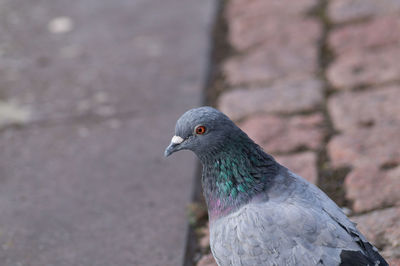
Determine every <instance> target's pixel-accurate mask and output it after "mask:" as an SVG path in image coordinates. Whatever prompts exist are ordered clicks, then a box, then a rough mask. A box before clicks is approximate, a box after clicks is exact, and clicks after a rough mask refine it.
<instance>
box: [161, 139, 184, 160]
mask: <svg viewBox="0 0 400 266" xmlns="http://www.w3.org/2000/svg"><path fill="white" fill-rule="evenodd" d="M183 141H184V139H183V138H182V137H179V136H173V137H172V139H171V144H169V146H168V147H167V148H166V149H165V152H164V156H165V157H168V156H170V155H171V154H173V153H174V152H176V151H178V150H179V149H178V147H179V144H181V143H182V142H183Z"/></svg>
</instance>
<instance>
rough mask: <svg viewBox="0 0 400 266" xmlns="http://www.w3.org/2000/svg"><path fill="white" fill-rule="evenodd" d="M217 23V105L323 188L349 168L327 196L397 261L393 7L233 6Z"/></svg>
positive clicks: (306, 1)
mask: <svg viewBox="0 0 400 266" xmlns="http://www.w3.org/2000/svg"><path fill="white" fill-rule="evenodd" d="M224 18H225V20H226V23H227V26H228V33H227V36H226V38H227V40H228V42H229V44H230V45H231V47H232V48H233V49H232V50H233V52H232V53H231V54H230V55H229V56H227V58H225V59H224V60H223V61H222V62H219V63H220V64H221V70H220V71H221V73H222V75H223V76H224V78H225V87H224V88H223V90H222V93H221V94H220V95H219V97H218V99H217V106H218V107H219V108H220V109H221V110H222V111H223V112H225V113H226V114H227V115H228V116H230V117H231V118H232V119H234V120H235V121H236V122H238V124H239V126H240V127H242V129H243V130H245V131H246V132H247V133H248V134H249V135H250V136H251V137H252V138H253V139H255V140H256V142H258V143H259V144H261V145H262V146H263V148H264V149H265V150H266V151H267V152H269V153H272V154H273V155H275V156H276V158H277V160H278V161H280V162H282V163H283V164H285V165H286V166H288V167H289V168H291V169H293V170H294V171H296V172H298V173H300V174H301V175H303V176H304V177H305V178H307V179H308V180H309V181H311V182H313V183H316V184H318V185H320V186H321V187H322V188H324V187H326V186H324V185H325V182H328V183H329V182H335V180H337V179H335V180H332V179H330V178H333V177H331V176H330V175H327V174H326V173H335V172H340V170H341V169H347V170H345V171H342V173H344V174H341V176H340V177H339V179H341V181H342V182H343V184H338V186H339V187H340V188H341V189H342V191H343V193H342V194H340V193H339V194H337V195H335V194H334V193H333V194H332V191H329V189H328V193H331V196H333V197H334V199H335V200H337V201H338V202H346V205H347V206H346V207H347V208H349V209H350V211H351V215H352V217H353V219H354V220H355V221H356V222H357V223H358V224H359V228H360V229H361V231H362V232H364V233H365V234H366V235H367V236H368V237H369V239H371V241H372V242H373V243H374V244H375V245H376V246H377V247H378V248H380V249H381V251H382V254H383V255H384V256H385V257H386V258H387V259H388V261H389V263H391V265H400V245H399V243H400V228H399V221H400V207H399V206H400V196H399V195H400V194H399V191H400V166H399V163H400V141H399V138H400V135H399V134H400V109H399V106H400V105H399V103H398V102H399V100H398V99H400V65H399V61H400V49H399V48H398V46H399V43H400V34H399V29H400V28H399V27H400V1H398V0H385V1H373V0H358V1H354V0H353V1H351V0H328V1H326V2H324V3H321V2H318V1H316V0H315V1H314V0H302V1H296V4H295V5H293V1H289V0H284V1H265V0H252V1H249V0H230V1H227V3H226V5H225V9H224ZM326 59H328V63H325V62H326ZM338 195H339V196H338ZM340 195H341V196H340ZM206 237H207V236H206ZM203 242H205V241H203ZM198 265H202V266H205V265H215V262H213V260H212V258H211V257H210V256H204V257H203V258H202V259H201V260H200V262H199V263H198Z"/></svg>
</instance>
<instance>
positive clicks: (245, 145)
mask: <svg viewBox="0 0 400 266" xmlns="http://www.w3.org/2000/svg"><path fill="white" fill-rule="evenodd" d="M201 160H202V162H203V177H202V183H203V190H204V196H205V198H206V201H207V205H208V212H209V216H210V220H213V219H216V218H218V217H221V216H224V215H227V214H229V213H231V212H233V211H235V210H237V209H238V208H239V207H240V206H242V205H244V204H246V203H248V202H249V201H251V200H253V199H254V198H255V197H256V196H257V195H263V196H265V197H266V196H267V195H266V193H261V192H264V191H265V190H267V189H268V187H269V183H270V182H271V181H272V180H273V178H274V176H275V175H276V173H277V171H278V164H277V163H276V162H275V160H274V159H273V158H272V157H271V156H269V155H268V154H266V153H265V152H263V151H262V149H261V148H260V147H259V146H258V145H257V144H255V143H254V142H253V141H252V140H250V139H249V138H248V137H247V136H246V138H245V139H244V140H242V141H240V142H239V141H237V142H232V143H229V144H226V145H224V146H223V147H222V148H220V149H219V151H218V152H217V153H214V154H213V156H212V157H210V158H201Z"/></svg>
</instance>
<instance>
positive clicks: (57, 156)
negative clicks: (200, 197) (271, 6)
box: [0, 0, 215, 266]
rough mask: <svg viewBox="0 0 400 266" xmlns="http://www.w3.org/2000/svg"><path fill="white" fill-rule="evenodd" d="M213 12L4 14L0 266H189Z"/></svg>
mask: <svg viewBox="0 0 400 266" xmlns="http://www.w3.org/2000/svg"><path fill="white" fill-rule="evenodd" d="M214 9H215V2H214V1H212V0H202V1H196V0H189V1H177V0H134V1H132V0H130V1H128V0H116V1H94V0H79V1H78V0H72V1H61V0H57V1H50V0H39V1H35V3H31V2H30V1H13V0H0V36H1V37H0V265H3V266H11V265H12V266H17V265H18V266H25V265H26V266H28V265H29V266H42V265H57V266H64V265H65V266H71V265H74V266H80V265H82V266H89V265H95V266H110V265H113V266H126V265H180V264H181V261H182V256H183V251H184V241H185V231H186V217H185V206H186V204H187V203H188V202H189V201H190V194H191V185H192V181H193V176H194V171H195V165H196V161H195V158H194V155H192V154H191V153H189V152H187V153H181V154H176V155H174V156H173V157H171V158H169V160H166V159H164V158H163V151H164V148H165V146H166V145H167V144H168V143H169V141H170V138H171V136H172V134H173V129H174V124H175V121H176V119H177V118H178V117H179V115H180V114H182V113H183V112H184V111H185V110H186V109H189V108H191V107H194V106H198V105H199V104H200V103H201V99H202V88H203V85H204V81H205V76H206V72H207V67H208V63H209V62H208V59H209V49H210V39H209V38H210V35H211V34H210V31H211V27H212V21H213V16H214Z"/></svg>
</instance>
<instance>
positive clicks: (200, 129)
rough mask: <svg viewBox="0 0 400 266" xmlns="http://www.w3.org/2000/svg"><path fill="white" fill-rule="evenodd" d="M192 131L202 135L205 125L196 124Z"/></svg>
mask: <svg viewBox="0 0 400 266" xmlns="http://www.w3.org/2000/svg"><path fill="white" fill-rule="evenodd" d="M194 132H196V134H197V135H203V134H204V133H206V127H205V126H197V127H196V128H195V129H194Z"/></svg>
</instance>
